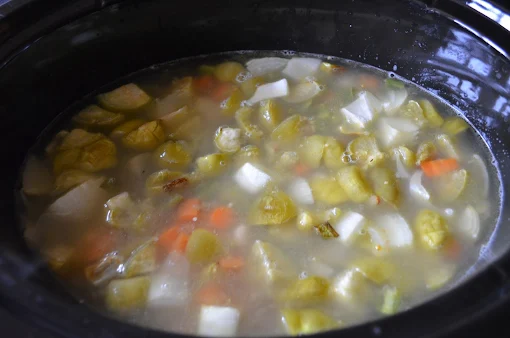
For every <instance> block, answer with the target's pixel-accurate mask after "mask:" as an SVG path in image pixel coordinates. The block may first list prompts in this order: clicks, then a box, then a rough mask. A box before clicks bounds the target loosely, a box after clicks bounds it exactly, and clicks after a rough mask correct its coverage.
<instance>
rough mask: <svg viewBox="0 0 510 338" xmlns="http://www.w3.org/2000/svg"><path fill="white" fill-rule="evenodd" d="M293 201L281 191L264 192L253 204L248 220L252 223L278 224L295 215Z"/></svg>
mask: <svg viewBox="0 0 510 338" xmlns="http://www.w3.org/2000/svg"><path fill="white" fill-rule="evenodd" d="M296 215H297V210H296V206H295V205H294V202H292V200H291V199H290V197H289V196H288V195H287V194H285V193H284V192H282V191H279V190H273V191H271V192H268V193H265V194H264V195H262V196H261V197H260V198H259V199H257V200H256V201H255V203H254V204H253V206H252V208H251V210H250V213H249V215H248V220H249V222H250V223H251V224H253V225H278V224H282V223H285V222H287V221H289V220H291V219H292V218H294V217H296Z"/></svg>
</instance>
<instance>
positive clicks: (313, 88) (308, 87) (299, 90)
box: [284, 81, 321, 103]
mask: <svg viewBox="0 0 510 338" xmlns="http://www.w3.org/2000/svg"><path fill="white" fill-rule="evenodd" d="M320 92H321V87H320V85H319V84H318V83H317V82H315V81H307V82H303V83H299V84H297V85H295V86H294V87H292V88H290V92H289V95H288V96H287V97H286V98H285V99H284V100H285V101H287V102H289V103H300V102H305V101H308V100H310V99H312V98H313V97H315V96H316V95H317V94H319V93H320Z"/></svg>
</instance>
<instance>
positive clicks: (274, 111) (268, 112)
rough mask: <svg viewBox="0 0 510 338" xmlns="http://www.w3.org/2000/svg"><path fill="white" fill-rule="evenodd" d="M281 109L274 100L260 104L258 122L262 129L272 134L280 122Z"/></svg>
mask: <svg viewBox="0 0 510 338" xmlns="http://www.w3.org/2000/svg"><path fill="white" fill-rule="evenodd" d="M282 116H283V109H282V107H281V106H280V105H279V104H278V103H277V102H276V101H275V100H265V101H262V102H260V108H259V122H260V125H261V126H262V128H264V129H265V130H267V131H268V132H272V131H273V130H274V129H275V128H276V126H278V124H280V123H281V122H282Z"/></svg>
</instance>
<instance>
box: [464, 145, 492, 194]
mask: <svg viewBox="0 0 510 338" xmlns="http://www.w3.org/2000/svg"><path fill="white" fill-rule="evenodd" d="M469 163H472V164H473V165H474V166H476V168H477V170H478V172H479V173H480V176H481V177H482V182H481V187H480V190H479V192H480V193H481V194H482V196H481V197H482V199H487V197H489V186H490V178H489V171H488V170H487V166H486V165H485V162H484V160H482V158H481V157H480V155H478V154H474V155H473V157H472V158H471V159H470V160H469Z"/></svg>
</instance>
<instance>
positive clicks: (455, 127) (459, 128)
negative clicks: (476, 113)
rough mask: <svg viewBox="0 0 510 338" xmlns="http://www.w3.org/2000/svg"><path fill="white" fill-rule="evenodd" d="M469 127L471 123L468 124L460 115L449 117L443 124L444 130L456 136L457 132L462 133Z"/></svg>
mask: <svg viewBox="0 0 510 338" xmlns="http://www.w3.org/2000/svg"><path fill="white" fill-rule="evenodd" d="M468 128H469V125H468V124H467V122H466V121H464V119H462V118H460V117H449V118H447V119H446V120H445V121H444V124H443V127H442V129H443V131H444V132H445V133H446V134H448V135H450V136H455V135H457V134H460V133H462V132H464V131H466V130H467V129H468Z"/></svg>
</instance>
